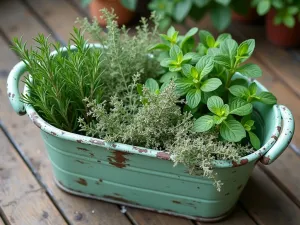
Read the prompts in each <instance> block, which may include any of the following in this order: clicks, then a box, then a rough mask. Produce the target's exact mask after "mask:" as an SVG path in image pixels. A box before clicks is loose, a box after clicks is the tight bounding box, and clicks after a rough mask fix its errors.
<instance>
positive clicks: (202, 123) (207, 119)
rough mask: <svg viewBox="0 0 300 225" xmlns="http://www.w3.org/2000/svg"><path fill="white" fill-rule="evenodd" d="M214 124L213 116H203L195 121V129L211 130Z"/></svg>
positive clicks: (196, 130)
mask: <svg viewBox="0 0 300 225" xmlns="http://www.w3.org/2000/svg"><path fill="white" fill-rule="evenodd" d="M213 125H214V119H213V117H212V116H209V115H206V116H201V117H200V118H199V119H197V120H196V121H195V123H194V127H193V131H195V132H205V131H208V130H210V129H211V128H212V127H213Z"/></svg>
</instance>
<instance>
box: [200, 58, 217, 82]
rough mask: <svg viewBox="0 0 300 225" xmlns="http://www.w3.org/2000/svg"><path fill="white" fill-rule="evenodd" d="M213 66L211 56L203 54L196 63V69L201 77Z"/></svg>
mask: <svg viewBox="0 0 300 225" xmlns="http://www.w3.org/2000/svg"><path fill="white" fill-rule="evenodd" d="M213 68H214V62H213V58H212V57H211V56H202V57H201V58H200V59H199V61H198V62H197V64H196V69H197V71H198V73H199V74H200V78H203V77H204V76H206V75H207V74H209V73H210V72H211V71H212V69H213Z"/></svg>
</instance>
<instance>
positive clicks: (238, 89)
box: [229, 85, 250, 98]
mask: <svg viewBox="0 0 300 225" xmlns="http://www.w3.org/2000/svg"><path fill="white" fill-rule="evenodd" d="M229 92H230V93H231V94H233V95H234V96H236V97H240V98H243V97H244V96H248V95H249V94H250V92H249V90H248V89H247V88H246V87H244V86H241V85H233V86H231V87H230V88H229Z"/></svg>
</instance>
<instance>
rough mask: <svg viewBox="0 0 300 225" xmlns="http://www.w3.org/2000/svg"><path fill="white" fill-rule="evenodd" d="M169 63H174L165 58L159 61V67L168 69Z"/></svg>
mask: <svg viewBox="0 0 300 225" xmlns="http://www.w3.org/2000/svg"><path fill="white" fill-rule="evenodd" d="M171 63H174V60H173V59H171V58H165V59H163V60H162V61H160V65H161V66H162V67H169V65H170V64H171Z"/></svg>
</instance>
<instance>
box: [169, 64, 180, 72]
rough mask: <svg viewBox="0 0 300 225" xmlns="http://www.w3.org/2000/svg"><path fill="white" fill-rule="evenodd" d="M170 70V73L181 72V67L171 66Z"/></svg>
mask: <svg viewBox="0 0 300 225" xmlns="http://www.w3.org/2000/svg"><path fill="white" fill-rule="evenodd" d="M169 70H170V72H179V71H180V70H181V65H170V66H169Z"/></svg>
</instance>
